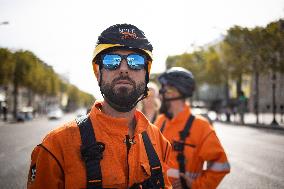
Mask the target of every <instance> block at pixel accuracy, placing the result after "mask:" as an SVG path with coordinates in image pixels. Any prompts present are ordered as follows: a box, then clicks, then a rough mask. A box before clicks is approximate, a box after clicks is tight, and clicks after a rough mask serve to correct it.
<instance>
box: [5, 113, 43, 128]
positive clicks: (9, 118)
mask: <svg viewBox="0 0 284 189" xmlns="http://www.w3.org/2000/svg"><path fill="white" fill-rule="evenodd" d="M43 117H46V115H44V114H43V115H37V116H36V117H34V118H33V119H31V120H26V121H22V122H17V121H15V120H14V118H13V115H12V114H8V117H7V121H3V117H1V118H0V127H2V126H7V125H12V124H14V123H25V122H30V121H34V120H37V119H40V118H43Z"/></svg>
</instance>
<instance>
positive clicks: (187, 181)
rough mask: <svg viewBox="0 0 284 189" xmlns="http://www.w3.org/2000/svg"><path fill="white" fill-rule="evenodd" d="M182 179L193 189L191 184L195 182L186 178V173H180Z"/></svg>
mask: <svg viewBox="0 0 284 189" xmlns="http://www.w3.org/2000/svg"><path fill="white" fill-rule="evenodd" d="M179 175H180V176H181V177H182V178H184V180H185V181H186V185H187V187H188V188H191V183H192V181H193V179H192V178H190V177H189V176H186V175H185V174H184V173H180V174H179Z"/></svg>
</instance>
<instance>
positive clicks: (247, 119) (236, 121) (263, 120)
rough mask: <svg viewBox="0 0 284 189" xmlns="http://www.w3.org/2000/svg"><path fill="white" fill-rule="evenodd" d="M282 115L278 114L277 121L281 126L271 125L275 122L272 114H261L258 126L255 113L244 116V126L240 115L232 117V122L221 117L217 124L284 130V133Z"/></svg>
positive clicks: (223, 116)
mask: <svg viewBox="0 0 284 189" xmlns="http://www.w3.org/2000/svg"><path fill="white" fill-rule="evenodd" d="M281 116H282V115H281V114H276V121H277V122H278V124H279V125H271V122H272V120H273V115H272V114H271V113H261V114H259V124H256V116H255V115H254V114H253V113H246V114H245V115H244V124H241V122H240V116H239V115H236V116H234V115H231V122H228V121H226V116H225V115H223V114H222V115H220V116H219V118H220V119H219V120H216V122H221V123H226V124H229V125H236V126H249V127H255V128H263V129H273V130H283V131H284V117H281Z"/></svg>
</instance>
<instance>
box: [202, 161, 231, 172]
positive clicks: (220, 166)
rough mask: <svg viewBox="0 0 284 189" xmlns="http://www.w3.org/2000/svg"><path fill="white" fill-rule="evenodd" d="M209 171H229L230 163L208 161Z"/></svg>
mask: <svg viewBox="0 0 284 189" xmlns="http://www.w3.org/2000/svg"><path fill="white" fill-rule="evenodd" d="M207 170H211V171H217V172H222V171H229V170H230V164H229V163H228V162H224V163H219V162H213V161H208V162H207Z"/></svg>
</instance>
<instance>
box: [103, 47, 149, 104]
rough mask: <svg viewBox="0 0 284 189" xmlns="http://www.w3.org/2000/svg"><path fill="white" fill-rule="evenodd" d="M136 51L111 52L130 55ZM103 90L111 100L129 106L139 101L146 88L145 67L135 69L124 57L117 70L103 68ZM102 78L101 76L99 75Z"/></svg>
mask: <svg viewBox="0 0 284 189" xmlns="http://www.w3.org/2000/svg"><path fill="white" fill-rule="evenodd" d="M132 53H136V52H134V51H131V50H115V51H112V52H111V54H119V55H128V54H132ZM100 74H102V77H101V79H102V81H101V91H102V92H103V93H104V95H105V97H106V98H108V100H110V101H111V102H113V103H115V104H117V105H119V106H123V107H128V106H131V105H132V104H133V103H135V102H136V101H137V99H138V98H139V97H140V96H141V95H142V94H143V92H144V90H145V85H146V83H145V74H146V71H145V69H140V70H133V69H130V68H129V66H128V65H127V62H126V60H125V59H122V62H121V63H120V66H119V67H118V68H117V69H115V70H109V69H106V68H102V70H101V73H100ZM99 78H100V77H99Z"/></svg>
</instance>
